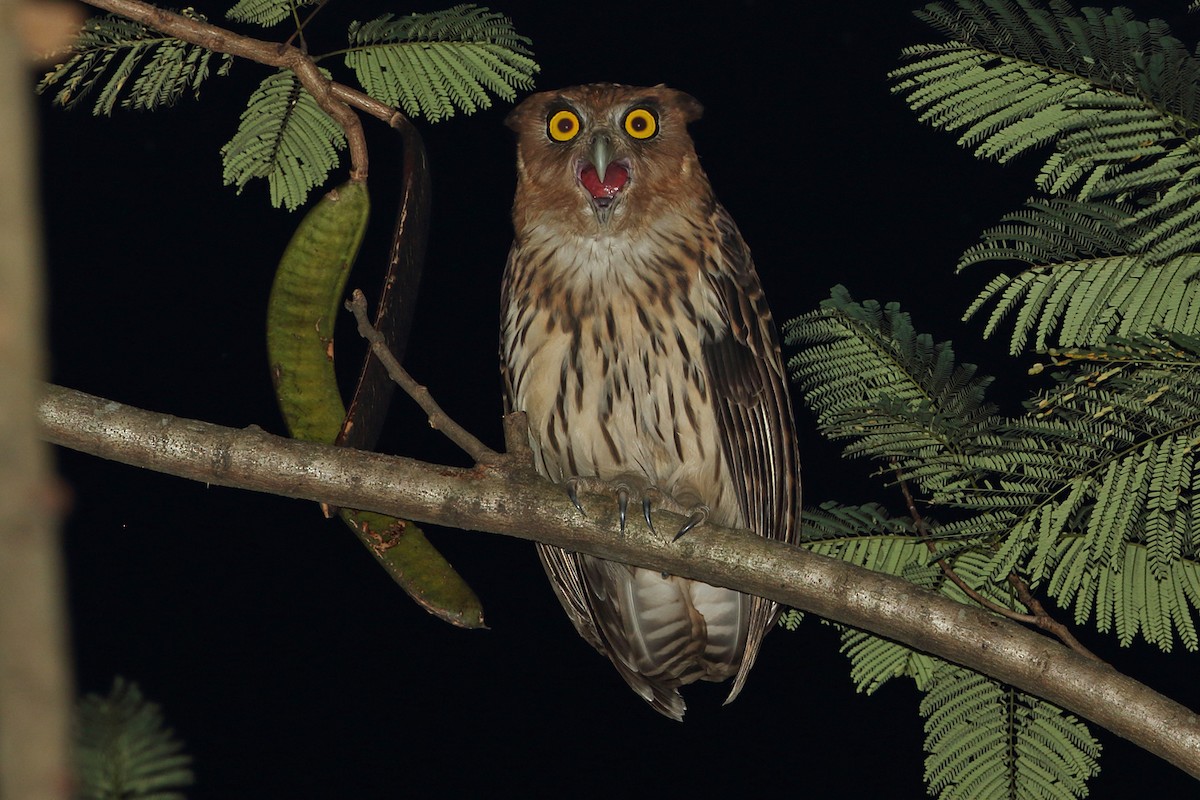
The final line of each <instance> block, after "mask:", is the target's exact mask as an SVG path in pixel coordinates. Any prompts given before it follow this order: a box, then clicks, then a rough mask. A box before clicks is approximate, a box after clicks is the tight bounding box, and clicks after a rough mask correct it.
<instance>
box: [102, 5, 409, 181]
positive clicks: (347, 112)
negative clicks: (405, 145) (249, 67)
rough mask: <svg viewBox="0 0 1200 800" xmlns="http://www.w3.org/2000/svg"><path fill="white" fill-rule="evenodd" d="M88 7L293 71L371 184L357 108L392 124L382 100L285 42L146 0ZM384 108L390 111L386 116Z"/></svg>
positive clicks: (358, 175) (355, 172)
mask: <svg viewBox="0 0 1200 800" xmlns="http://www.w3.org/2000/svg"><path fill="white" fill-rule="evenodd" d="M84 2H86V3H87V4H88V5H91V6H95V7H96V8H101V9H104V10H105V11H109V12H112V13H113V14H117V15H118V16H122V17H125V18H126V19H131V20H133V21H134V22H140V23H142V24H143V25H145V26H147V27H149V28H153V29H154V30H156V31H158V32H160V33H165V34H167V35H169V36H174V37H175V38H177V39H182V40H183V41H185V42H190V43H192V44H195V45H199V46H200V47H203V48H205V49H206V50H212V51H213V52H214V53H227V54H229V55H231V56H238V57H239V58H246V59H249V60H251V61H255V62H257V63H259V64H265V65H267V66H270V67H280V68H283V69H290V70H291V71H292V72H294V73H295V74H296V78H297V79H298V80H299V81H300V84H301V85H302V86H303V87H304V88H305V89H306V90H307V91H308V93H309V94H311V95H312V96H313V98H314V99H315V100H316V101H317V105H319V106H320V107H321V109H322V110H323V111H324V112H325V113H326V114H328V115H329V116H330V117H332V118H333V120H334V121H335V122H336V123H337V124H338V125H339V126H341V128H342V130H343V131H345V132H346V142H347V144H348V146H349V150H350V165H351V171H350V177H351V178H353V179H354V180H357V181H365V180H366V179H367V161H368V160H367V138H366V135H365V134H364V133H363V129H362V121H361V120H360V119H359V118H358V115H357V114H355V113H354V111H353V110H352V108H351V106H354V107H357V108H360V109H361V110H363V111H366V112H367V113H370V114H372V115H373V116H376V117H379V118H380V119H382V120H384V121H388V120H389V119H390V118H391V117H392V116H393V115H394V114H396V113H397V112H396V110H395V109H393V108H390V107H387V106H384V105H383V104H382V103H379V102H378V101H377V100H370V98H368V97H367V96H366V95H364V94H362V92H356V91H354V90H352V89H349V87H345V86H341V85H340V84H334V82H333V81H331V80H329V79H328V78H326V77H325V76H324V75H322V74H321V71H320V69H318V68H317V65H316V62H315V61H313V59H312V58H311V57H309V55H308V54H307V53H305V52H303V51H302V50H300V49H298V48H296V47H293V46H292V45H289V44H284V43H282V42H268V41H264V40H262V39H254V38H251V37H249V36H242V35H241V34H237V33H234V32H232V31H228V30H225V29H224V28H219V27H217V26H216V25H210V24H208V23H207V22H201V21H199V20H195V19H190V18H188V17H185V16H182V15H180V14H175V13H173V12H170V11H165V10H163V9H161V8H157V7H155V6H152V5H150V4H149V3H143V2H141V0H84ZM335 87H338V88H335ZM339 89H340V90H339ZM364 99H365V100H370V103H362V104H360V103H361V101H362V100H364ZM364 105H365V106H369V108H368V107H364ZM380 106H382V107H383V108H385V109H386V113H385V112H383V110H382V109H381V108H380Z"/></svg>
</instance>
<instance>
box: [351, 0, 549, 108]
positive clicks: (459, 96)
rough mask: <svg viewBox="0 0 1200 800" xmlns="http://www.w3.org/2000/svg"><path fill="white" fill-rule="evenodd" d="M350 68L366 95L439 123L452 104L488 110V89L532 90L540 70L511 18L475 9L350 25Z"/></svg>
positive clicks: (507, 95) (509, 94) (512, 93)
mask: <svg viewBox="0 0 1200 800" xmlns="http://www.w3.org/2000/svg"><path fill="white" fill-rule="evenodd" d="M349 37H350V48H349V51H348V52H347V53H346V65H347V66H349V67H350V68H351V69H353V70H354V71H355V73H356V74H357V75H358V80H359V82H360V83H361V84H362V85H363V88H365V89H366V90H367V93H368V94H370V95H371V96H372V97H375V98H378V99H379V100H382V101H383V102H385V103H387V104H389V105H393V106H399V107H401V108H403V109H404V112H405V113H406V114H408V115H409V116H411V117H416V116H420V115H422V114H423V115H424V116H425V117H426V118H427V119H428V120H429V121H430V122H438V121H440V120H443V119H446V118H448V117H451V116H453V115H454V110H455V107H457V108H459V109H460V110H462V111H463V112H464V113H467V114H471V113H474V112H475V111H476V110H478V109H481V108H488V107H490V106H491V104H492V101H491V98H490V97H489V96H488V92H491V93H492V94H495V95H497V96H498V97H501V98H503V99H504V100H512V99H513V98H514V97H516V91H517V89H529V88H531V87H532V86H533V75H534V73H536V72H537V70H538V66H537V64H536V63H534V61H533V59H532V58H531V56H532V53H531V52H530V51H529V49H528V45H529V40H528V39H526V38H525V37H524V36H518V35H517V33H516V31H514V30H513V27H512V23H511V22H510V21H509V19H508V18H507V17H505V16H503V15H501V14H497V13H494V12H491V11H488V10H487V9H486V8H479V7H477V6H473V5H458V6H455V7H453V8H451V9H448V10H446V11H440V12H437V13H433V14H413V15H411V16H408V17H401V18H399V19H396V18H393V16H392V15H391V14H384V15H383V16H381V17H379V18H377V19H374V20H371V21H370V22H363V23H360V22H353V23H351V25H350V31H349Z"/></svg>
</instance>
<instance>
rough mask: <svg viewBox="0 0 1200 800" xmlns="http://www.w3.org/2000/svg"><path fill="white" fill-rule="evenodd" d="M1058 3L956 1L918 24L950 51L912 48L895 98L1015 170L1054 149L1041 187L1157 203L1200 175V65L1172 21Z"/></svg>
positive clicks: (922, 14) (896, 76) (898, 73)
mask: <svg viewBox="0 0 1200 800" xmlns="http://www.w3.org/2000/svg"><path fill="white" fill-rule="evenodd" d="M1081 14H1082V15H1078V14H1076V13H1074V10H1073V9H1072V8H1071V7H1070V6H1069V5H1067V4H1066V3H1064V2H1061V1H1060V0H1052V2H1051V3H1050V4H1049V7H1046V6H1043V5H1041V4H1040V3H1038V2H1034V0H956V2H954V3H953V4H951V3H934V4H931V5H929V6H926V7H925V9H924V10H922V11H918V12H917V17H918V18H920V19H921V20H922V21H924V22H927V23H928V24H930V25H931V26H932V27H934V28H936V29H938V30H940V31H942V32H943V33H944V34H946V35H947V37H949V38H950V39H951V40H952V41H950V42H947V43H944V44H929V45H919V46H916V47H909V48H906V49H905V50H904V55H905V56H906V57H908V58H911V59H914V60H913V63H911V64H909V65H907V66H905V67H902V68H900V69H898V70H895V71H893V72H892V73H891V76H890V77H891V78H892V79H893V80H894V81H895V85H894V86H893V91H894V92H897V93H901V94H904V95H905V96H906V100H907V101H908V103H909V105H910V106H911V107H912V108H913V110H914V111H917V112H918V113H919V114H920V118H921V119H922V120H923V121H925V122H928V123H929V124H931V125H933V126H935V127H938V128H943V129H945V130H951V131H959V132H960V137H959V144H961V145H963V146H964V147H968V148H971V149H973V150H974V152H975V154H976V155H978V156H980V157H994V158H997V159H998V160H1000V161H1002V162H1003V161H1007V160H1009V159H1011V158H1013V157H1015V156H1017V155H1020V154H1022V153H1026V152H1028V151H1030V150H1033V149H1036V148H1041V147H1046V146H1048V145H1054V147H1055V152H1054V153H1053V155H1052V156H1050V157H1049V158H1048V159H1047V161H1046V162H1045V164H1044V165H1043V166H1042V169H1041V172H1040V175H1039V177H1038V184H1039V186H1040V187H1041V188H1042V189H1044V190H1045V191H1047V192H1051V193H1055V194H1058V193H1062V192H1064V191H1066V190H1067V189H1069V188H1072V187H1079V197H1080V199H1084V200H1087V199H1095V198H1100V197H1116V196H1132V195H1134V194H1143V195H1145V194H1149V193H1151V192H1154V191H1156V190H1158V189H1159V188H1161V187H1162V186H1163V185H1164V183H1165V182H1174V181H1176V180H1178V179H1179V178H1180V177H1181V176H1182V175H1183V174H1184V173H1185V172H1187V171H1188V170H1191V169H1195V168H1196V167H1198V166H1200V154H1197V153H1196V152H1194V150H1195V148H1194V147H1193V146H1192V145H1193V143H1192V142H1191V141H1190V140H1191V139H1193V137H1195V136H1196V135H1197V134H1198V133H1200V105H1198V102H1200V95H1198V94H1197V91H1196V88H1195V87H1196V84H1197V81H1200V61H1198V60H1197V59H1196V58H1195V57H1193V56H1192V55H1191V54H1190V53H1189V52H1188V51H1187V49H1186V48H1184V46H1183V45H1182V44H1181V43H1180V42H1179V41H1178V40H1177V39H1175V38H1173V37H1172V36H1171V35H1170V31H1169V29H1168V27H1167V25H1166V23H1164V22H1162V21H1161V20H1151V21H1150V22H1149V23H1144V22H1140V21H1138V20H1136V19H1133V17H1132V15H1131V14H1130V12H1129V10H1128V9H1125V8H1117V9H1114V10H1113V11H1112V12H1111V13H1109V12H1104V11H1100V10H1097V9H1084V10H1083V11H1082V12H1081Z"/></svg>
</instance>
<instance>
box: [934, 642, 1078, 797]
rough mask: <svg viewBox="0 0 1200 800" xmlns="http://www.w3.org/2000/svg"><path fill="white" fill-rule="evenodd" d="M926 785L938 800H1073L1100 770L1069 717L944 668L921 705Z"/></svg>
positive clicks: (972, 674)
mask: <svg viewBox="0 0 1200 800" xmlns="http://www.w3.org/2000/svg"><path fill="white" fill-rule="evenodd" d="M920 711H921V716H923V717H925V750H926V752H927V753H928V754H929V755H928V757H927V758H926V759H925V781H926V783H928V785H929V789H930V793H931V794H933V793H935V792H936V793H937V796H938V797H939V798H941V800H992V799H993V798H995V800H1018V799H1020V800H1024V798H1031V799H1032V798H1037V799H1038V800H1049V799H1050V798H1062V799H1063V800H1072V799H1073V798H1077V797H1084V796H1086V795H1087V793H1088V790H1087V779H1088V778H1091V777H1092V776H1094V775H1096V774H1098V773H1099V771H1100V766H1099V764H1098V762H1097V759H1098V758H1099V756H1100V743H1099V742H1097V741H1096V740H1095V739H1094V738H1093V737H1092V735H1091V733H1089V732H1088V729H1087V728H1086V727H1085V726H1084V724H1083V723H1082V722H1080V721H1079V720H1078V719H1076V718H1075V717H1074V716H1072V715H1071V714H1067V713H1066V712H1064V711H1062V710H1061V709H1059V708H1057V707H1055V706H1052V705H1050V704H1049V703H1047V702H1045V701H1043V700H1039V699H1038V698H1036V697H1033V696H1031V695H1027V694H1022V693H1021V692H1018V691H1016V690H1015V689H1011V688H1008V687H1005V686H1002V685H1001V684H999V683H996V682H995V681H993V680H992V679H990V678H988V677H985V676H983V675H980V674H979V673H977V672H972V671H970V670H967V669H963V668H962V667H958V666H954V665H951V664H945V663H943V664H942V665H941V666H940V667H939V668H938V669H937V670H936V672H935V673H934V675H933V678H932V681H931V686H930V688H929V690H928V692H927V693H926V695H925V698H924V700H922V701H921V707H920Z"/></svg>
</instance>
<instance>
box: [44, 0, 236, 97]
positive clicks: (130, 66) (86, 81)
mask: <svg viewBox="0 0 1200 800" xmlns="http://www.w3.org/2000/svg"><path fill="white" fill-rule="evenodd" d="M179 13H180V14H181V15H182V16H184V17H187V18H188V19H194V20H197V21H199V22H204V21H205V17H204V15H203V14H200V13H198V12H196V11H194V10H193V9H190V8H185V9H183V10H182V11H180V12H179ZM212 56H213V53H212V51H211V50H206V49H205V48H203V47H200V46H198V45H194V44H189V43H187V42H184V41H182V40H181V39H176V38H174V37H173V36H163V35H162V34H160V33H158V32H157V31H154V30H151V29H150V28H147V27H146V26H144V25H142V24H140V23H137V22H132V21H130V20H127V19H123V18H121V17H118V16H116V15H113V14H105V15H102V16H98V17H92V18H91V19H89V20H88V21H87V22H85V23H84V25H83V29H82V30H81V31H80V33H79V36H78V38H77V39H76V40H75V42H74V44H73V45H72V46H71V57H70V58H68V59H67V60H66V61H65V62H64V63H62V64H59V65H58V66H56V67H55V68H54V69H53V70H51V71H50V72H47V73H46V74H45V75H44V76H43V77H42V79H41V81H40V82H39V83H38V85H37V91H38V92H39V93H41V92H45V91H47V90H48V89H51V88H53V87H57V88H58V91H57V92H56V93H55V94H54V102H55V103H56V104H57V105H60V106H63V107H64V108H74V107H75V106H76V105H78V104H79V103H80V102H82V101H83V100H84V98H86V97H88V96H89V95H90V94H91V93H92V92H93V91H96V90H98V95H97V97H96V102H95V103H94V104H93V106H92V113H93V114H95V115H97V116H99V115H100V114H105V115H109V114H112V112H113V109H114V108H116V106H117V104H118V102H119V103H120V105H121V107H122V108H134V109H144V110H151V109H155V108H159V107H161V106H169V105H174V104H175V102H176V101H178V100H179V98H180V97H182V96H183V95H184V93H185V92H191V94H192V95H193V96H195V97H199V95H200V85H201V84H202V83H203V82H204V80H205V79H206V78H207V77H208V75H209V66H210V62H211V61H212ZM231 63H232V56H228V55H222V56H221V66H220V67H219V68H218V69H217V74H218V75H225V74H227V73H228V71H229V67H230V65H231Z"/></svg>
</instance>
